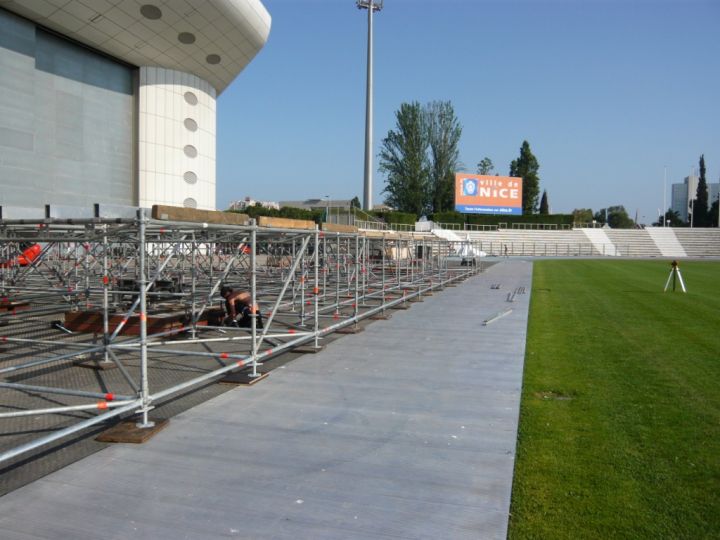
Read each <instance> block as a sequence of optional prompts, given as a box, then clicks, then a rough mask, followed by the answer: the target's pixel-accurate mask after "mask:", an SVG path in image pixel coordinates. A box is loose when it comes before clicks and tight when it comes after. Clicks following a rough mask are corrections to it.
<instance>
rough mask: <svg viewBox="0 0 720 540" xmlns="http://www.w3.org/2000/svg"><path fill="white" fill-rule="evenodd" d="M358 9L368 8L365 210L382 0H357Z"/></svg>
mask: <svg viewBox="0 0 720 540" xmlns="http://www.w3.org/2000/svg"><path fill="white" fill-rule="evenodd" d="M356 5H357V7H358V9H367V10H368V39H367V85H366V88H365V181H364V184H363V210H372V123H373V122H372V121H373V116H372V112H373V93H372V90H373V26H372V21H373V11H380V10H381V9H382V7H383V2H382V0H357V4H356Z"/></svg>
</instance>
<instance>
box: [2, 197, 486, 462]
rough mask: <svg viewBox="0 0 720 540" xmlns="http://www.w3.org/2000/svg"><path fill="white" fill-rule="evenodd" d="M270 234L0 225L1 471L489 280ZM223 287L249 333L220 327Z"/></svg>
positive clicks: (396, 254) (361, 240)
mask: <svg viewBox="0 0 720 540" xmlns="http://www.w3.org/2000/svg"><path fill="white" fill-rule="evenodd" d="M153 215H155V213H153ZM269 225H270V226H262V223H257V222H255V221H254V220H248V222H247V224H243V225H232V224H227V223H213V222H207V221H203V222H192V221H175V220H172V219H158V218H157V216H156V217H155V218H152V217H150V214H149V213H148V212H147V211H143V210H138V212H137V215H136V216H135V217H133V218H128V217H125V218H112V219H110V218H99V217H97V218H84V219H58V218H45V219H37V220H8V219H5V220H1V219H0V425H3V423H4V428H0V433H3V434H5V435H9V436H6V437H5V438H4V440H5V441H6V442H5V443H4V444H3V443H0V464H7V463H9V462H12V461H13V460H17V459H18V458H19V457H22V456H26V455H28V454H30V453H33V452H36V451H38V449H41V448H43V447H46V446H48V445H51V444H52V443H57V442H58V441H61V440H62V439H64V438H66V437H68V436H70V435H73V434H78V433H80V432H82V431H83V430H87V429H88V428H90V427H93V426H99V425H111V424H112V423H113V422H117V421H118V420H119V419H121V418H123V419H127V418H133V419H135V421H136V423H137V426H138V427H139V428H145V427H147V428H149V427H151V426H153V419H152V418H151V416H152V415H151V411H152V410H153V408H155V407H156V406H157V405H158V404H159V403H162V402H163V401H164V400H168V399H171V398H173V397H175V396H178V395H180V394H182V393H184V392H188V391H190V390H192V389H194V388H197V387H199V386H201V385H203V384H207V383H210V382H213V381H217V380H219V379H220V378H222V377H223V376H226V375H227V374H229V373H230V372H235V373H237V372H239V371H241V372H243V373H246V374H247V377H248V378H249V379H252V378H256V377H259V376H260V372H259V367H260V366H261V365H262V363H264V362H267V361H268V360H270V359H272V358H274V357H276V356H278V355H281V354H282V353H284V352H286V351H289V350H298V349H299V348H303V349H304V350H305V351H306V352H307V350H308V348H309V349H310V350H317V349H319V348H321V347H322V340H323V338H324V337H325V336H327V335H328V334H330V333H333V332H338V331H343V330H345V331H352V330H353V329H356V328H357V325H358V323H359V322H360V321H361V320H362V319H365V318H368V317H376V318H383V317H387V313H388V312H389V310H392V309H397V308H403V307H406V306H407V304H408V303H409V302H412V301H417V300H420V299H422V297H423V296H426V295H430V294H432V293H433V291H436V290H440V289H442V288H444V287H446V286H448V285H452V284H453V283H455V282H457V281H460V280H463V279H465V278H467V277H469V276H471V275H473V274H475V273H477V272H480V271H482V269H483V265H482V264H478V265H475V264H473V265H468V266H462V267H460V266H458V267H451V266H450V265H449V264H448V262H447V261H448V257H447V255H448V254H451V253H453V252H454V251H455V249H456V248H457V246H453V242H448V241H446V240H442V239H439V238H436V237H433V236H430V235H423V234H413V233H396V232H389V231H387V232H385V231H383V232H373V233H370V232H368V233H359V232H357V231H351V230H348V231H346V232H345V231H342V230H321V229H319V228H318V227H317V226H315V225H314V224H310V225H308V223H307V222H305V223H300V224H299V225H298V223H296V222H293V221H292V220H287V221H281V220H274V221H272V222H271V223H270V224H269ZM30 244H32V245H34V246H40V247H41V251H40V254H39V255H38V256H37V257H36V258H34V259H33V260H32V261H25V264H21V263H20V262H18V261H19V255H20V254H21V253H22V250H23V248H24V247H26V246H28V245H30ZM222 286H230V287H232V288H234V289H240V290H244V291H247V292H248V293H249V295H250V298H251V304H250V305H251V306H254V307H253V309H252V310H251V311H252V313H251V316H250V320H251V324H250V325H249V327H248V328H239V327H236V326H227V325H226V324H224V322H227V321H226V320H225V321H224V317H225V313H224V311H223V309H222V308H221V306H222V303H223V300H222V298H221V297H220V296H219V290H220V288H221V287H222ZM22 419H25V420H24V422H25V423H24V424H19V423H18V422H22V421H23V420H22ZM29 420H32V421H33V424H32V426H33V428H34V429H27V422H28V421H29Z"/></svg>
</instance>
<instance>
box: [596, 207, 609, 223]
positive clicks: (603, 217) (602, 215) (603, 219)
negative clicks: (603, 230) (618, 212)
mask: <svg viewBox="0 0 720 540" xmlns="http://www.w3.org/2000/svg"><path fill="white" fill-rule="evenodd" d="M593 221H595V222H597V223H599V224H600V225H605V223H607V208H601V209H600V210H598V211H597V212H595V214H593Z"/></svg>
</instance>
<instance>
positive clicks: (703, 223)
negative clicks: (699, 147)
mask: <svg viewBox="0 0 720 540" xmlns="http://www.w3.org/2000/svg"><path fill="white" fill-rule="evenodd" d="M692 213H693V216H692V222H693V226H695V227H709V226H710V214H709V212H708V187H707V180H706V179H705V154H703V155H701V156H700V178H699V179H698V185H697V192H696V194H695V201H694V202H693V204H692Z"/></svg>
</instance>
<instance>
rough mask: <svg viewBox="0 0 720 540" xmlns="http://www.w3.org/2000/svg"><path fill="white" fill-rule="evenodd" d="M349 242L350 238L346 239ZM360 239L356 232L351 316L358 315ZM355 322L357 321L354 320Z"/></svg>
mask: <svg viewBox="0 0 720 540" xmlns="http://www.w3.org/2000/svg"><path fill="white" fill-rule="evenodd" d="M348 242H350V240H348ZM359 296H360V240H359V239H358V236H357V234H356V235H355V303H354V304H353V306H354V308H355V309H353V317H357V316H358V310H359V309H360V308H359V305H358V304H359V303H360V298H359ZM355 322H356V324H357V321H355Z"/></svg>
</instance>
